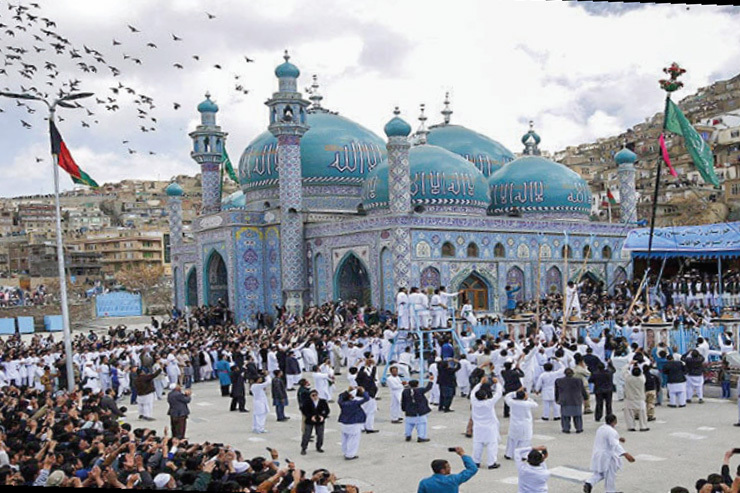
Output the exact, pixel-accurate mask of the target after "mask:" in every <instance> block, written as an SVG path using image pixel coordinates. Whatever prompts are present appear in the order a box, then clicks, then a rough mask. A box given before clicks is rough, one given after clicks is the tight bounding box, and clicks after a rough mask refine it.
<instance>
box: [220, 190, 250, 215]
mask: <svg viewBox="0 0 740 493" xmlns="http://www.w3.org/2000/svg"><path fill="white" fill-rule="evenodd" d="M246 204H247V201H246V198H245V197H244V192H242V191H241V190H239V191H238V192H234V193H232V194H231V195H229V196H228V197H226V198H225V199H223V200H222V201H221V210H224V211H225V210H229V209H243V208H244V206H245V205H246Z"/></svg>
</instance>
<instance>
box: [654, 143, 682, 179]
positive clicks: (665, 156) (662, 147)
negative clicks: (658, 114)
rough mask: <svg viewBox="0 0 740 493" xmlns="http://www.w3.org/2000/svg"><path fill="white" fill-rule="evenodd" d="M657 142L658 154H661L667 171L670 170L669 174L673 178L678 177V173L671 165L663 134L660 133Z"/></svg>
mask: <svg viewBox="0 0 740 493" xmlns="http://www.w3.org/2000/svg"><path fill="white" fill-rule="evenodd" d="M658 143H659V144H660V155H661V156H663V162H664V163H665V165H666V166H668V171H670V172H671V175H672V176H673V177H674V178H678V173H676V168H674V167H673V165H672V164H671V156H669V155H668V148H667V147H666V146H665V135H664V134H660V137H659V138H658Z"/></svg>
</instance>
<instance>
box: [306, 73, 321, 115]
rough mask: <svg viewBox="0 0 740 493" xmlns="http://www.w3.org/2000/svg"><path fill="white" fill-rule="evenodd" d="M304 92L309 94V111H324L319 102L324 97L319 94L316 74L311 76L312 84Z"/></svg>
mask: <svg viewBox="0 0 740 493" xmlns="http://www.w3.org/2000/svg"><path fill="white" fill-rule="evenodd" d="M306 92H307V93H308V94H310V96H309V97H308V99H309V100H311V103H313V104H312V106H311V108H310V110H311V111H317V110H318V111H325V110H324V109H323V108H322V107H321V100H323V99H324V96H322V95H321V94H319V81H318V76H317V75H316V74H314V75H313V84H311V87H307V88H306Z"/></svg>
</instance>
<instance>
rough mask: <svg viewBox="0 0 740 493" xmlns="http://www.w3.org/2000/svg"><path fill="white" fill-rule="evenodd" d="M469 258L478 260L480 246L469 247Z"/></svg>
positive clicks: (472, 244)
mask: <svg viewBox="0 0 740 493" xmlns="http://www.w3.org/2000/svg"><path fill="white" fill-rule="evenodd" d="M468 257H469V258H478V245H476V244H475V243H472V242H471V243H470V244H469V245H468Z"/></svg>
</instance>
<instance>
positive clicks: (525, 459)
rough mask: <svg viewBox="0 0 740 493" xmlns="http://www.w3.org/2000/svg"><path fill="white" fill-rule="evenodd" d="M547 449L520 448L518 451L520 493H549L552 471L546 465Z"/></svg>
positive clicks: (517, 463)
mask: <svg viewBox="0 0 740 493" xmlns="http://www.w3.org/2000/svg"><path fill="white" fill-rule="evenodd" d="M545 459H547V448H545V447H544V446H540V447H534V448H529V447H525V448H520V449H517V450H516V467H517V469H518V471H519V482H518V485H519V489H518V492H519V493H547V481H548V480H549V479H550V471H549V470H548V469H547V465H546V464H545Z"/></svg>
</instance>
